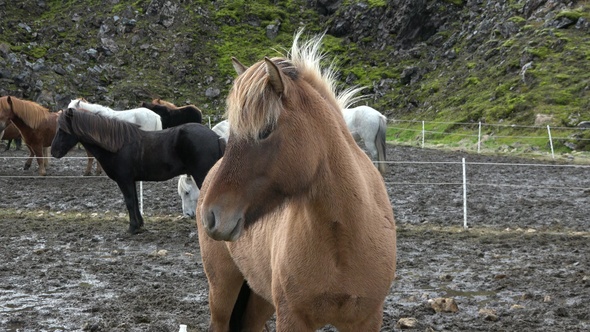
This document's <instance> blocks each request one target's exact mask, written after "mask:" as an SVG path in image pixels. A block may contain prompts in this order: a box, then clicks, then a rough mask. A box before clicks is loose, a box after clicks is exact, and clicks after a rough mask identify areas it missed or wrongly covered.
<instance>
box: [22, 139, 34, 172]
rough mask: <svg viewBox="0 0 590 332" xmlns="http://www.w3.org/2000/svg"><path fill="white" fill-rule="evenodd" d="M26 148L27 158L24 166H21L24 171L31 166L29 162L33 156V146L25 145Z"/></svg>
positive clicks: (31, 161)
mask: <svg viewBox="0 0 590 332" xmlns="http://www.w3.org/2000/svg"><path fill="white" fill-rule="evenodd" d="M27 148H28V149H29V159H27V161H25V167H24V168H23V169H24V170H25V171H26V170H28V169H29V168H31V164H32V163H33V157H34V156H35V151H33V148H32V147H30V146H29V145H27Z"/></svg>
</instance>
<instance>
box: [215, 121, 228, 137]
mask: <svg viewBox="0 0 590 332" xmlns="http://www.w3.org/2000/svg"><path fill="white" fill-rule="evenodd" d="M211 130H213V131H214V132H215V133H216V134H217V135H219V136H221V138H223V139H224V140H225V143H227V139H228V137H229V122H227V120H223V121H221V122H219V123H218V124H216V125H215V126H213V128H211Z"/></svg>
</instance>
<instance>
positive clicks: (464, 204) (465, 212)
mask: <svg viewBox="0 0 590 332" xmlns="http://www.w3.org/2000/svg"><path fill="white" fill-rule="evenodd" d="M462 163H463V228H464V229H467V172H466V167H465V158H463V162H462Z"/></svg>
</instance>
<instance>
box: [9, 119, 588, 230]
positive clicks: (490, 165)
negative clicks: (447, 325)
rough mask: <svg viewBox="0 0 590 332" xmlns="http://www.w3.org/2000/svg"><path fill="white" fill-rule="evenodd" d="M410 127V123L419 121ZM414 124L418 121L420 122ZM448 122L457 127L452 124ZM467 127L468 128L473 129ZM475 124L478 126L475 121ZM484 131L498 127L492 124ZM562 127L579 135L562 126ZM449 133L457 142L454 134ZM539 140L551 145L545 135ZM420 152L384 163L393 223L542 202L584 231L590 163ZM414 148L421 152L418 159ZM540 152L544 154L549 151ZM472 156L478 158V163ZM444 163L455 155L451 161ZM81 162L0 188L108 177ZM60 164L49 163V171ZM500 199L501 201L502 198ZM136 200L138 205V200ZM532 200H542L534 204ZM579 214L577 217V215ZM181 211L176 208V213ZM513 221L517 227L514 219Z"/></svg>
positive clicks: (533, 215) (466, 223)
mask: <svg viewBox="0 0 590 332" xmlns="http://www.w3.org/2000/svg"><path fill="white" fill-rule="evenodd" d="M398 122H399V121H398ZM408 122H409V121H408ZM413 123H414V124H415V123H416V121H414V122H413ZM419 123H420V124H421V123H422V121H420V122H419ZM443 124H449V123H443ZM453 125H456V124H455V123H453ZM469 125H472V126H473V124H469ZM477 126H478V127H479V126H480V125H479V124H477ZM482 126H483V124H482ZM489 126H494V127H496V126H497V125H489ZM511 127H512V126H511ZM523 127H524V126H523ZM529 128H533V129H535V130H538V129H540V128H541V127H531V126H529ZM390 129H393V130H402V129H403V130H415V129H412V128H410V129H408V128H401V127H399V128H398V127H396V126H390ZM562 129H563V128H562ZM565 129H567V130H576V129H572V128H567V127H565ZM432 132H434V133H436V134H441V135H442V134H445V135H446V134H448V133H445V132H444V131H432ZM419 134H420V135H422V137H428V135H427V134H428V132H427V131H424V132H422V131H419ZM449 135H451V134H449ZM452 135H454V136H455V137H459V136H457V135H456V134H452ZM461 135H463V136H466V137H471V138H477V139H478V141H479V140H480V139H481V136H479V134H473V135H471V134H464V133H463V134H461ZM523 137H524V136H523ZM540 137H543V136H540ZM513 138H514V139H520V138H521V137H520V136H513ZM527 138H528V137H527ZM544 138H546V139H547V140H549V139H550V137H549V133H548V135H547V136H545V137H544ZM557 138H559V137H554V139H557ZM420 143H422V142H420ZM418 147H422V149H415V148H413V149H415V150H413V151H412V153H413V154H416V155H415V156H414V157H412V158H411V160H410V159H409V158H408V159H405V160H399V159H397V160H396V158H397V156H396V155H391V154H390V155H389V156H388V160H387V161H386V162H385V163H386V164H387V165H388V167H389V174H388V175H387V176H386V177H385V183H386V186H387V188H388V191H389V193H390V196H391V199H392V205H393V206H394V210H397V214H396V215H397V216H396V218H398V221H401V222H429V221H431V220H434V219H437V218H438V219H441V218H443V219H444V220H445V223H446V224H455V225H458V224H459V223H460V224H462V226H463V227H464V228H467V227H471V226H472V225H477V224H479V223H484V222H486V221H488V220H490V219H493V218H495V216H494V217H490V215H493V214H498V213H499V212H498V211H500V210H502V209H504V208H506V206H510V207H509V209H510V211H511V213H513V215H514V216H515V217H514V218H522V219H523V220H527V221H526V222H523V223H521V225H524V224H527V223H532V222H534V221H537V220H540V218H545V217H546V216H545V217H544V216H543V213H546V212H538V211H537V210H539V211H541V210H542V209H544V208H545V206H546V205H549V206H552V207H553V210H555V211H556V212H554V213H553V214H551V217H547V218H546V219H548V220H549V219H550V220H553V221H554V222H555V221H556V220H558V221H559V222H562V221H564V220H570V221H573V222H575V223H577V225H578V226H576V227H578V228H580V227H581V228H584V227H586V226H584V223H583V222H582V219H583V218H584V217H583V216H584V215H585V211H583V210H584V209H585V206H588V205H587V204H590V165H588V164H580V163H579V162H576V163H574V160H571V159H566V160H564V161H553V160H549V161H547V160H545V161H540V162H537V161H536V160H535V159H519V160H518V161H517V162H513V161H511V160H506V161H503V162H495V161H489V160H483V159H482V156H481V155H479V154H476V153H475V151H471V152H472V153H471V154H465V153H463V150H464V149H461V152H460V153H455V154H453V155H452V156H447V158H445V160H433V159H432V158H430V155H431V154H433V153H432V152H431V150H430V149H426V148H425V147H426V146H425V145H424V143H422V144H420V145H418ZM417 151H418V152H420V151H423V152H422V154H417ZM477 152H480V151H477ZM545 153H546V154H548V153H549V152H545ZM404 156H405V157H407V156H408V154H404ZM477 156H479V158H476V157H477ZM27 158H28V157H26V156H22V157H21V156H2V155H1V154H0V160H2V159H4V160H9V159H17V160H22V159H27ZM449 158H454V160H453V159H449ZM52 159H53V158H52ZM86 161H87V157H71V156H65V157H63V158H62V159H60V160H59V161H58V160H56V159H53V160H51V163H52V164H56V163H58V162H59V163H62V164H67V165H69V166H67V167H69V168H70V169H71V170H73V169H74V168H75V169H76V172H78V173H79V174H80V175H72V174H71V172H69V173H68V172H61V173H60V174H59V175H52V174H51V172H50V173H49V175H47V176H37V175H36V174H34V172H33V171H29V172H28V174H23V172H22V171H19V172H17V171H15V169H13V170H12V171H10V172H7V171H2V170H1V169H0V190H1V191H4V190H3V189H4V188H2V187H4V186H6V185H10V184H6V183H3V181H4V180H9V179H14V180H20V179H25V178H28V179H51V178H53V179H60V178H63V179H74V180H73V181H87V180H95V179H108V178H107V177H106V176H105V175H102V176H99V177H97V176H91V177H88V176H82V174H81V172H80V171H79V170H81V169H83V168H84V167H85V164H86ZM74 165H77V166H74ZM59 167H60V166H56V165H53V166H52V169H55V168H59ZM513 173H515V174H513ZM86 183H87V182H86ZM90 185H91V184H90ZM433 188H434V189H433ZM140 189H141V188H140ZM505 190H510V193H504V192H503V191H505ZM117 194H118V193H117ZM139 194H140V195H142V194H143V190H140V191H139ZM557 194H559V197H557V196H556V195H557ZM500 196H503V198H501V197H500ZM140 199H141V200H142V202H143V197H141V198H140ZM502 199H503V201H502ZM536 201H539V203H537V202H536ZM522 202H524V203H522ZM520 203H522V204H524V205H525V207H524V210H526V211H528V213H527V212H526V211H525V212H519V207H518V204H520ZM149 206H150V204H149V202H148V204H147V205H146V207H148V209H149ZM490 206H492V207H494V208H493V209H492V208H490ZM556 206H557V207H559V208H560V209H561V207H562V206H563V207H567V208H569V209H570V210H571V209H576V212H575V213H571V212H559V209H557V208H556ZM531 207H532V208H531ZM531 209H533V210H531ZM578 209H579V210H581V212H578V211H577V210H578ZM524 210H523V211H524ZM179 211H181V210H180V209H179ZM443 216H444V217H443ZM449 216H451V217H449ZM508 218H513V217H508ZM447 221H448V222H447ZM516 224H518V223H517V222H516Z"/></svg>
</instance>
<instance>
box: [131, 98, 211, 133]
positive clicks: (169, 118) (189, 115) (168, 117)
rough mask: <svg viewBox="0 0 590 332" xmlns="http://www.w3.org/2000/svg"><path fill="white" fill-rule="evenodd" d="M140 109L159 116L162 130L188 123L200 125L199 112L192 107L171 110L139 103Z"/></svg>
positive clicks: (162, 106) (166, 107)
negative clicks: (142, 108)
mask: <svg viewBox="0 0 590 332" xmlns="http://www.w3.org/2000/svg"><path fill="white" fill-rule="evenodd" d="M141 107H145V108H147V109H149V110H151V111H152V112H155V113H156V114H158V115H159V116H160V118H161V119H162V129H166V128H170V127H175V126H178V125H181V124H185V123H190V122H194V123H201V121H202V119H203V114H202V112H201V110H200V109H198V108H197V107H196V106H193V105H186V106H182V107H174V108H172V107H168V106H164V105H160V104H153V103H146V102H143V103H141Z"/></svg>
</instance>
